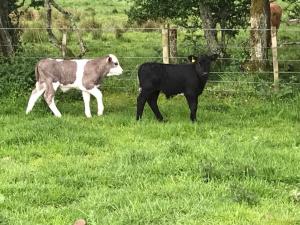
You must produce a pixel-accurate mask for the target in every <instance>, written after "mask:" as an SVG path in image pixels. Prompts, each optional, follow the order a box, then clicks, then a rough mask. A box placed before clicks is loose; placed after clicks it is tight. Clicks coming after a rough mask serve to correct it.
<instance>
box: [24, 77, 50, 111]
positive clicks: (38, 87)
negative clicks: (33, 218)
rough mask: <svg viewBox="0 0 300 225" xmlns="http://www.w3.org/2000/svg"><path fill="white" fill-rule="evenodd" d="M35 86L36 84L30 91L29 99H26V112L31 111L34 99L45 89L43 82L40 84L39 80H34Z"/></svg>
mask: <svg viewBox="0 0 300 225" xmlns="http://www.w3.org/2000/svg"><path fill="white" fill-rule="evenodd" d="M35 86H36V88H35V89H34V90H33V91H32V93H31V95H30V98H29V101H28V105H27V108H26V114H28V113H30V112H31V110H32V108H33V106H34V105H35V103H36V101H37V100H38V99H39V97H41V95H42V94H43V93H44V91H45V89H46V88H45V84H40V83H39V82H36V84H35Z"/></svg>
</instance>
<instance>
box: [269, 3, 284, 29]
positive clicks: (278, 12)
mask: <svg viewBox="0 0 300 225" xmlns="http://www.w3.org/2000/svg"><path fill="white" fill-rule="evenodd" d="M270 14H271V15H270V20H271V26H273V27H276V29H277V30H278V29H279V26H280V20H281V16H282V8H281V7H280V5H278V4H277V3H275V2H273V1H270Z"/></svg>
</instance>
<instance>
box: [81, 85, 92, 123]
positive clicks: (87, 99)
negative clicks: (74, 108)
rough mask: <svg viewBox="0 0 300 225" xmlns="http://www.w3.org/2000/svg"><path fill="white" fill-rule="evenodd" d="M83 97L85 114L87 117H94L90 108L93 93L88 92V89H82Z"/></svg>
mask: <svg viewBox="0 0 300 225" xmlns="http://www.w3.org/2000/svg"><path fill="white" fill-rule="evenodd" d="M82 97H83V101H84V113H85V116H86V117H87V118H91V117H92V114H91V108H90V99H91V95H90V93H88V92H86V91H82Z"/></svg>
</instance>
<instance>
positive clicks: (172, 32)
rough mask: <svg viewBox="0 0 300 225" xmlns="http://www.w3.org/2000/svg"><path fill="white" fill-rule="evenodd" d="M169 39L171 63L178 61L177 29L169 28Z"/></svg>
mask: <svg viewBox="0 0 300 225" xmlns="http://www.w3.org/2000/svg"><path fill="white" fill-rule="evenodd" d="M169 40H170V59H171V63H175V64H176V63H177V29H176V28H171V29H169Z"/></svg>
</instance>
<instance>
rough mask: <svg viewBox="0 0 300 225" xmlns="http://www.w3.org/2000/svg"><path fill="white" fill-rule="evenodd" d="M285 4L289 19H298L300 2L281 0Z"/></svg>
mask: <svg viewBox="0 0 300 225" xmlns="http://www.w3.org/2000/svg"><path fill="white" fill-rule="evenodd" d="M282 1H283V2H287V3H288V4H289V5H288V6H287V7H286V9H285V10H286V11H287V12H288V16H289V19H299V15H300V1H299V0H282Z"/></svg>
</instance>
